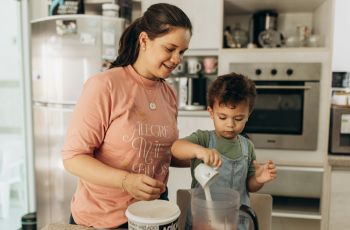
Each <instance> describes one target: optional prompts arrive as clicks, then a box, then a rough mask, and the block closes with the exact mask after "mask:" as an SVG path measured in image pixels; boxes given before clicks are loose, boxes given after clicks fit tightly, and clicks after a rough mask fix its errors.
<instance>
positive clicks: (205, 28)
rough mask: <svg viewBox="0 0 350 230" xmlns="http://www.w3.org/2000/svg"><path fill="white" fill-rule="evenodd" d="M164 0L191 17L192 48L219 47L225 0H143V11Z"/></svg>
mask: <svg viewBox="0 0 350 230" xmlns="http://www.w3.org/2000/svg"><path fill="white" fill-rule="evenodd" d="M159 2H164V3H169V4H173V5H176V6H178V7H179V8H181V9H182V10H183V11H184V12H185V13H186V14H187V16H188V17H189V18H190V20H191V22H192V27H193V31H192V32H193V35H192V39H191V43H190V49H192V50H196V49H219V48H220V46H221V41H222V37H221V35H222V27H221V26H220V22H221V17H222V4H223V1H221V0H220V1H217V0H215V1H214V0H163V1H160V0H142V1H141V11H142V12H145V11H146V10H147V8H148V7H149V6H150V5H152V4H155V3H159Z"/></svg>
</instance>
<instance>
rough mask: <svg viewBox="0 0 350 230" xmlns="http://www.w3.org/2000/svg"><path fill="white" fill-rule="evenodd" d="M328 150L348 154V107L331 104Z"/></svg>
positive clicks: (349, 111) (349, 127) (349, 146)
mask: <svg viewBox="0 0 350 230" xmlns="http://www.w3.org/2000/svg"><path fill="white" fill-rule="evenodd" d="M329 152H330V153H332V154H350V107H343V106H335V105H333V106H332V108H331V122H330V132H329Z"/></svg>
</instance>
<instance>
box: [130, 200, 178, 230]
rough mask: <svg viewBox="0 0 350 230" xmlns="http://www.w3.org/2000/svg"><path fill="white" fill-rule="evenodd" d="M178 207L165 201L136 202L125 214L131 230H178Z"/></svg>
mask: <svg viewBox="0 0 350 230" xmlns="http://www.w3.org/2000/svg"><path fill="white" fill-rule="evenodd" d="M180 213H181V212H180V209H179V207H178V206H177V205H176V204H174V203H171V202H169V201H165V200H153V201H138V202H135V203H133V204H132V205H130V206H129V207H128V209H127V210H126V212H125V215H126V217H127V218H128V225H129V229H131V230H141V229H142V230H143V229H152V230H178V219H179V216H180Z"/></svg>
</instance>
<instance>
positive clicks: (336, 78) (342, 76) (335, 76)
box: [332, 72, 350, 88]
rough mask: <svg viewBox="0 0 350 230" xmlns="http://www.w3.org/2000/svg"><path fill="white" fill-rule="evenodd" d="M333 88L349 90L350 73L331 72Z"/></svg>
mask: <svg viewBox="0 0 350 230" xmlns="http://www.w3.org/2000/svg"><path fill="white" fill-rule="evenodd" d="M332 87H333V88H350V72H333V73H332Z"/></svg>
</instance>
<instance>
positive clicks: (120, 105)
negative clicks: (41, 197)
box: [62, 65, 178, 228]
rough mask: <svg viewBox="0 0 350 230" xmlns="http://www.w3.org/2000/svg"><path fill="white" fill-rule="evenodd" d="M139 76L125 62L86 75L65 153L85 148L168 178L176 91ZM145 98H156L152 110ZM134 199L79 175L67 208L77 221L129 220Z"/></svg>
mask: <svg viewBox="0 0 350 230" xmlns="http://www.w3.org/2000/svg"><path fill="white" fill-rule="evenodd" d="M141 78H142V77H141V76H140V75H138V74H137V73H136V71H135V70H134V69H133V67H132V66H130V65H129V66H127V67H118V68H113V69H110V70H107V71H105V72H102V73H99V74H97V75H96V76H94V77H92V78H90V79H89V80H87V82H86V83H85V84H84V89H83V92H82V94H81V96H80V99H79V101H78V103H77V105H76V107H75V111H74V113H73V117H72V119H71V122H70V126H69V129H68V132H67V136H66V139H65V143H64V146H63V149H62V157H63V159H69V158H72V157H74V156H76V155H81V154H86V155H89V156H92V157H95V158H96V159H98V160H100V161H101V162H103V163H105V164H107V165H109V166H111V167H114V168H118V169H123V170H127V171H129V172H131V173H139V174H146V175H148V176H150V177H153V178H155V179H157V180H160V181H163V182H164V183H166V182H167V179H168V173H169V165H170V160H171V154H170V147H171V145H172V143H173V142H174V141H175V140H176V139H177V138H178V129H177V122H176V117H177V102H176V96H175V93H174V91H173V90H172V89H171V88H170V86H169V85H167V84H166V83H165V82H157V81H151V80H148V79H145V78H142V80H143V81H142V82H143V85H142V82H141ZM146 91H148V92H147V93H148V94H146ZM149 100H150V101H155V103H156V106H157V108H156V110H150V108H149ZM134 201H135V200H134V199H133V198H132V197H131V196H130V195H129V194H128V193H126V192H123V191H122V190H121V189H117V188H109V187H103V186H99V185H94V184H91V183H89V182H87V181H85V180H83V179H79V180H78V186H77V190H76V192H75V194H74V196H73V199H72V202H71V211H72V215H73V218H74V220H75V221H76V223H77V224H82V225H86V226H93V227H98V228H111V227H116V226H119V225H121V224H123V223H125V222H127V218H126V217H125V211H126V209H127V207H128V205H129V204H130V203H132V202H134Z"/></svg>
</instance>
